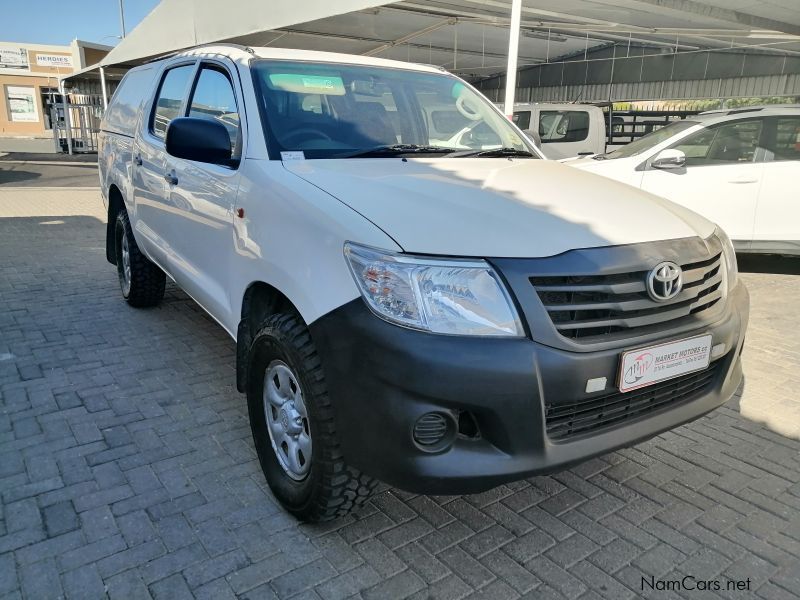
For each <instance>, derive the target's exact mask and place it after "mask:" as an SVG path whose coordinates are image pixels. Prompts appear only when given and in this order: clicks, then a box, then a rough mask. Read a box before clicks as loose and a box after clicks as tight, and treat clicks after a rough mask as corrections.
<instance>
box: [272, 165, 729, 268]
mask: <svg viewBox="0 0 800 600" xmlns="http://www.w3.org/2000/svg"><path fill="white" fill-rule="evenodd" d="M283 164H284V166H285V168H286V169H288V170H289V171H291V172H292V173H294V174H295V175H297V176H298V177H301V178H303V179H304V180H306V181H308V182H309V183H311V184H313V185H315V186H317V187H319V188H320V189H322V190H324V191H325V192H327V193H329V194H331V195H332V196H334V197H335V198H337V199H339V200H340V201H341V202H343V203H345V204H347V205H348V206H350V207H351V208H352V209H353V210H355V211H357V212H358V213H360V214H361V215H363V216H364V217H365V218H367V219H369V220H370V221H372V222H373V223H374V224H375V225H377V226H378V227H380V228H381V229H382V230H384V231H385V232H386V233H387V234H388V235H389V236H391V237H392V238H394V240H395V241H396V242H397V243H398V244H399V245H400V247H401V248H403V250H404V251H406V252H411V253H418V254H440V255H449V256H473V257H495V258H501V257H502V258H518V257H529V258H533V257H542V256H552V255H555V254H560V253H562V252H565V251H567V250H572V249H575V248H590V247H598V246H612V245H620V244H635V243H638V242H648V241H656V240H667V239H675V238H684V237H692V236H698V235H699V236H701V237H707V236H708V235H710V234H711V233H712V232H713V230H714V226H713V224H711V223H710V222H709V221H707V220H706V219H704V218H703V217H701V216H699V215H697V214H695V213H693V212H691V211H689V210H686V209H682V208H680V207H678V206H676V205H675V204H673V203H671V202H669V201H668V200H665V199H663V198H659V197H657V196H653V195H651V194H648V193H646V192H643V191H641V190H638V189H635V188H632V187H630V186H628V185H625V184H622V183H619V182H617V181H613V180H610V179H607V178H605V177H601V176H598V175H593V174H590V173H586V172H583V171H580V170H578V169H573V168H570V167H568V166H565V165H562V164H560V163H558V162H555V161H548V160H529V159H516V160H509V159H504V158H500V159H498V158H421V159H411V158H410V159H408V160H407V161H403V160H401V159H399V158H397V159H394V158H374V159H373V158H353V159H339V160H305V161H286V162H284V163H283ZM353 241H356V242H357V241H358V240H353Z"/></svg>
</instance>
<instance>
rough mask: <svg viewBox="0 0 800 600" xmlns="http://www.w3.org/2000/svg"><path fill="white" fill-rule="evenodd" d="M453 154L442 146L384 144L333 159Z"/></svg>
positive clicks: (338, 155) (450, 149)
mask: <svg viewBox="0 0 800 600" xmlns="http://www.w3.org/2000/svg"><path fill="white" fill-rule="evenodd" d="M451 152H455V148H445V147H443V146H425V145H421V144H386V145H384V146H375V147H373V148H365V149H363V150H356V151H355V152H346V153H344V154H337V155H336V156H335V158H369V157H373V156H402V155H403V154H450V153H451Z"/></svg>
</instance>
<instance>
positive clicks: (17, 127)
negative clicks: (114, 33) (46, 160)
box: [0, 40, 111, 152]
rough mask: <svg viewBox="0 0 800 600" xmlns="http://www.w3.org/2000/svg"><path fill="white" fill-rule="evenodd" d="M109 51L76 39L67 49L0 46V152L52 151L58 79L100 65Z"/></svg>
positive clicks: (13, 45)
mask: <svg viewBox="0 0 800 600" xmlns="http://www.w3.org/2000/svg"><path fill="white" fill-rule="evenodd" d="M109 50H111V48H110V47H109V46H103V45H100V44H92V43H89V42H84V41H81V40H73V41H72V43H71V44H69V45H68V46H54V45H44V44H25V43H15V42H0V151H6V152H8V151H18V152H53V151H55V147H56V146H55V143H54V136H53V131H52V130H53V119H54V118H55V119H58V118H59V115H58V111H57V110H54V109H53V107H54V105H56V104H58V103H60V102H61V101H62V100H61V96H60V94H59V78H60V77H64V76H65V75H69V74H71V73H74V72H76V71H79V70H81V69H83V68H84V67H87V66H89V65H93V64H95V63H97V62H99V61H100V60H101V59H102V58H103V57H104V56H105V55H106V54H107V53H108V52H109ZM62 118H63V111H62Z"/></svg>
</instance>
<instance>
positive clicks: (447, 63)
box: [102, 0, 800, 76]
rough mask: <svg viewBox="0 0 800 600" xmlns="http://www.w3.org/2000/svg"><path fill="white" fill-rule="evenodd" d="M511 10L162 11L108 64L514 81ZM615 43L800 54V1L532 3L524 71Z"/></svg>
mask: <svg viewBox="0 0 800 600" xmlns="http://www.w3.org/2000/svg"><path fill="white" fill-rule="evenodd" d="M510 7H511V0H402V1H400V2H398V1H394V2H380V1H375V0H294V1H289V0H225V2H223V3H217V2H210V1H208V0H162V1H161V3H160V4H159V5H158V6H156V8H155V9H154V10H153V11H152V12H151V13H150V14H149V15H148V16H147V17H146V18H145V19H144V20H143V21H142V22H141V23H140V24H139V25H138V26H137V27H136V28H135V29H134V30H133V31H132V32H131V33H130V34H129V35H128V37H126V38H125V39H124V40H122V41H121V42H120V44H119V45H118V46H117V47H116V48H115V49H114V50H113V51H112V52H111V53H110V54H109V55H108V56H107V57H106V58H105V59H104V60H103V62H102V64H103V65H131V64H137V63H140V62H142V61H144V60H146V59H149V58H153V57H156V56H161V55H164V54H168V53H171V52H175V51H177V50H181V49H184V48H189V47H192V46H196V45H200V44H208V43H214V42H233V43H240V44H245V45H251V46H274V47H285V48H296V49H304V50H325V51H332V52H342V53H349V54H366V55H370V56H377V57H382V58H391V59H396V60H404V61H412V62H420V63H431V64H435V65H439V66H442V67H445V68H447V69H449V70H451V71H455V72H458V73H460V74H462V75H477V76H488V75H492V74H494V73H500V72H503V71H504V70H505V61H506V53H507V47H508V23H509V16H510ZM612 43H616V44H618V45H626V44H628V45H630V44H634V45H636V44H638V45H645V46H648V47H652V48H654V49H656V51H658V50H659V49H661V50H663V51H664V52H671V51H673V50H679V51H686V50H699V49H723V50H732V51H739V52H762V53H763V52H769V53H777V54H784V55H788V56H796V55H800V3H798V0H523V2H522V36H521V38H520V44H519V66H520V67H524V66H528V65H535V64H538V63H541V62H552V61H554V60H559V59H563V58H567V59H568V58H569V57H572V56H576V55H583V53H584V52H586V51H588V50H591V49H592V48H597V47H602V46H606V45H610V44H612Z"/></svg>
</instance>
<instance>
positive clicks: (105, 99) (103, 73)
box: [100, 67, 108, 111]
mask: <svg viewBox="0 0 800 600" xmlns="http://www.w3.org/2000/svg"><path fill="white" fill-rule="evenodd" d="M100 89H101V90H102V92H103V110H104V111H105V109H107V108H108V91H107V90H106V70H105V69H104V68H103V67H100Z"/></svg>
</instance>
